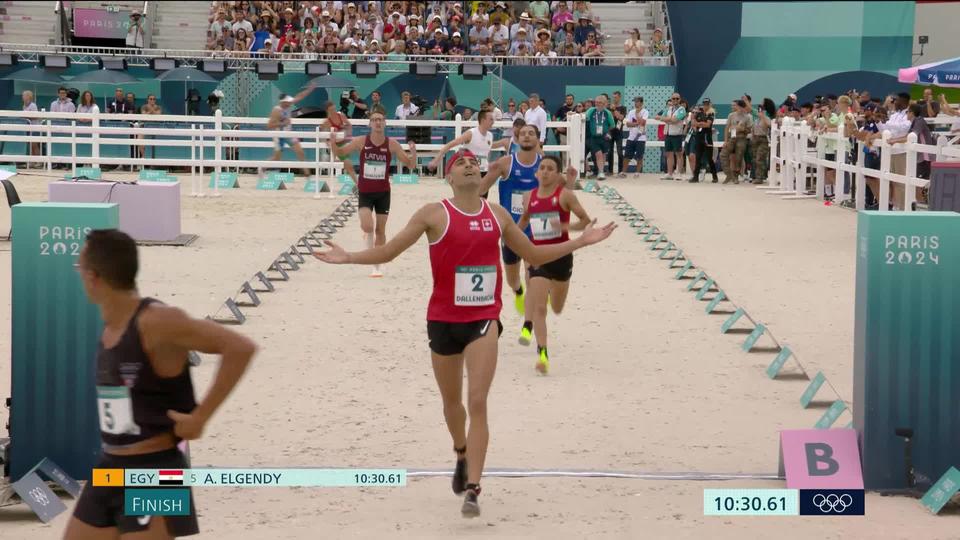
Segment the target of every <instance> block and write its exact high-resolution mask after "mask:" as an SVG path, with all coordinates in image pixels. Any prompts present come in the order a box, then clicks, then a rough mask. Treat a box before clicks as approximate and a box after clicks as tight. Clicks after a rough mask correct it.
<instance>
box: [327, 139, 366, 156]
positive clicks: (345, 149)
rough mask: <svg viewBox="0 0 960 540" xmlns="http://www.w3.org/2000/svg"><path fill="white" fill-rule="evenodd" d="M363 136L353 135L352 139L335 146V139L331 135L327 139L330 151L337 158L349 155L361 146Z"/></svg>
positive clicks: (357, 150)
mask: <svg viewBox="0 0 960 540" xmlns="http://www.w3.org/2000/svg"><path fill="white" fill-rule="evenodd" d="M363 141H364V137H354V138H353V140H351V141H350V142H348V143H347V144H345V145H343V146H337V141H336V140H334V138H333V137H330V138H329V139H327V142H328V143H329V144H330V151H331V152H333V154H334V155H335V156H337V157H338V158H340V157H343V156H349V155H350V154H351V153H353V152H359V151H360V149H361V148H363Z"/></svg>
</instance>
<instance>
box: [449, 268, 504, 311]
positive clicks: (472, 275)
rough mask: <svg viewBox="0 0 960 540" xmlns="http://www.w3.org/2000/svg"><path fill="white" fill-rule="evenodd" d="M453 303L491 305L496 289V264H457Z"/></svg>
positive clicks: (460, 304) (458, 304)
mask: <svg viewBox="0 0 960 540" xmlns="http://www.w3.org/2000/svg"><path fill="white" fill-rule="evenodd" d="M456 272H457V275H456V281H455V282H454V283H455V286H454V292H453V295H454V301H453V303H454V305H456V306H492V305H493V303H494V301H495V292H496V290H497V267H496V266H458V267H457V269H456Z"/></svg>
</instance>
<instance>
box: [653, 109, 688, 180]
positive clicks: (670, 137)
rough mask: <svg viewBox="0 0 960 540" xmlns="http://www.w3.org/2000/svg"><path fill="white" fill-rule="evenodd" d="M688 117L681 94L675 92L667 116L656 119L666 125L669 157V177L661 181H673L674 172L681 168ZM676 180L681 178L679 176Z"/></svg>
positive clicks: (665, 147) (666, 147)
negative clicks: (684, 124) (684, 129)
mask: <svg viewBox="0 0 960 540" xmlns="http://www.w3.org/2000/svg"><path fill="white" fill-rule="evenodd" d="M686 116H687V110H686V109H685V108H683V106H682V105H681V104H680V94H677V93H676V92H674V94H673V95H672V96H670V107H669V108H668V109H667V111H666V114H664V115H662V116H659V115H658V116H657V118H656V119H657V120H660V121H661V122H663V123H664V124H666V126H665V127H664V130H663V131H664V139H663V151H664V154H666V156H667V175H666V176H664V177H663V178H661V180H673V179H674V177H673V174H674V171H676V170H677V169H679V168H680V160H682V159H683V119H684V118H686ZM676 179H677V180H680V179H681V178H680V177H679V176H678V177H677V178H676Z"/></svg>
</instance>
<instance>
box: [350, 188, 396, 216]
mask: <svg viewBox="0 0 960 540" xmlns="http://www.w3.org/2000/svg"><path fill="white" fill-rule="evenodd" d="M357 207H358V208H369V209H371V210H373V212H374V213H375V214H389V213H390V192H389V191H379V192H377V193H360V194H359V195H358V197H357Z"/></svg>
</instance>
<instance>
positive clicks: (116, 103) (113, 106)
mask: <svg viewBox="0 0 960 540" xmlns="http://www.w3.org/2000/svg"><path fill="white" fill-rule="evenodd" d="M107 112H109V113H110V114H132V113H133V109H131V108H130V105H129V104H128V103H127V98H126V96H125V95H124V94H123V88H117V89H116V90H115V91H114V92H113V101H112V102H110V104H109V105H108V106H107Z"/></svg>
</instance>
